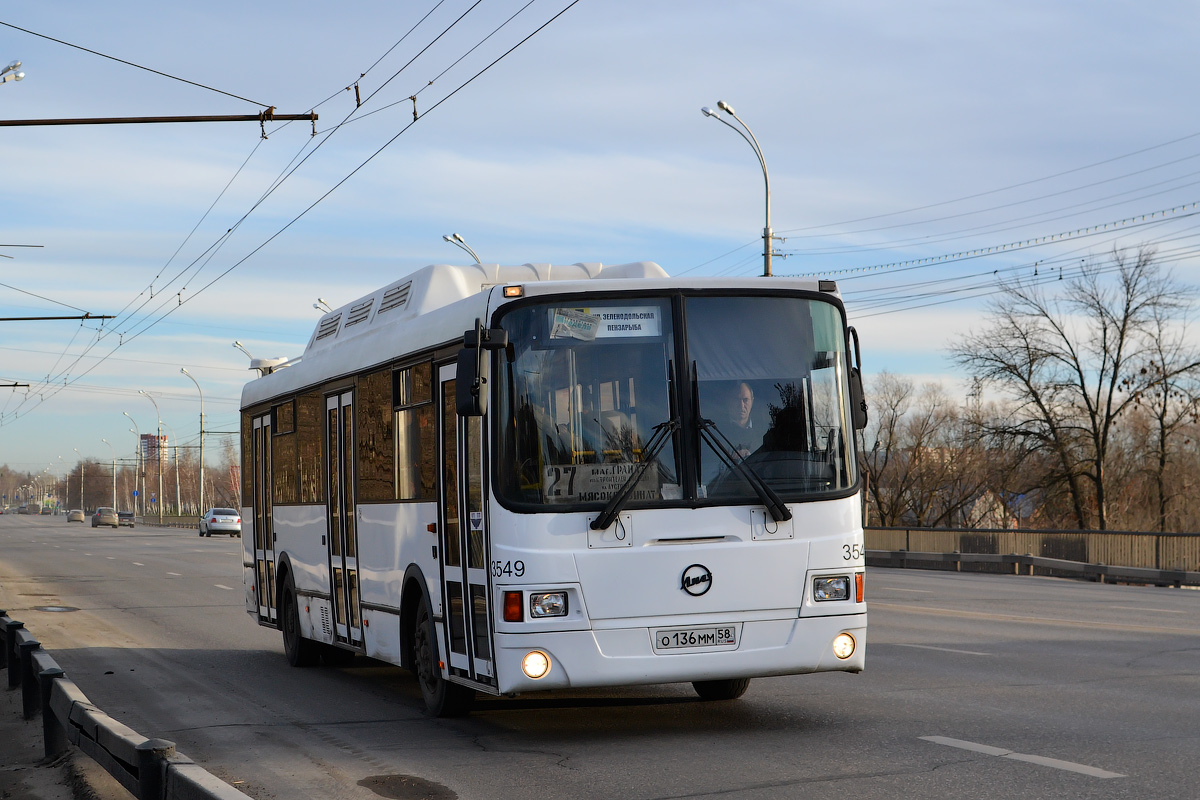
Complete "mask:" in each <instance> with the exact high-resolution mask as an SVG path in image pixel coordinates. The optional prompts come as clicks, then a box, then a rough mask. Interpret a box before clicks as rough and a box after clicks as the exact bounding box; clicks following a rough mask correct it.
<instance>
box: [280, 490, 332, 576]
mask: <svg viewBox="0 0 1200 800" xmlns="http://www.w3.org/2000/svg"><path fill="white" fill-rule="evenodd" d="M271 515H272V518H273V522H274V523H275V563H276V564H278V563H279V562H280V560H281V558H280V557H281V556H282V555H283V554H284V553H286V554H287V556H288V560H289V562H290V563H291V565H292V580H293V581H295V584H296V591H297V592H300V593H303V592H315V593H317V594H322V595H328V594H329V548H328V545H326V544H325V536H326V534H327V533H328V527H327V523H326V521H325V506H323V505H320V506H319V505H307V506H281V505H277V506H275V507H274V508H272V509H271Z"/></svg>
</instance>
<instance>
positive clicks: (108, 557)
mask: <svg viewBox="0 0 1200 800" xmlns="http://www.w3.org/2000/svg"><path fill="white" fill-rule="evenodd" d="M105 558H107V559H108V560H109V561H116V560H117V559H116V558H114V557H113V556H105Z"/></svg>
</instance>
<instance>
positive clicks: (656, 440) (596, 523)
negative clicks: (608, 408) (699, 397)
mask: <svg viewBox="0 0 1200 800" xmlns="http://www.w3.org/2000/svg"><path fill="white" fill-rule="evenodd" d="M678 428H679V417H675V418H674V419H670V420H667V421H666V422H660V423H659V424H657V425H655V426H654V435H653V436H651V437H650V441H648V442H646V446H645V447H644V448H642V461H641V463H639V464H638V465H637V468H636V469H634V471H633V472H632V473H630V475H629V477H628V478H626V479H625V482H624V483H623V484H621V488H620V489H618V490H617V491H616V493H615V494H614V495H613V496H612V497H610V498H609V499H608V505H606V506H605V507H604V510H603V511H601V512H600V516H598V517H596V518H595V519H594V520H592V522H591V526H590V527H591V529H592V530H594V531H602V530H604V529H605V528H607V527H608V526H609V525H612V524H613V520H615V519H616V518H617V515H618V514H620V513H621V509H622V508H624V507H625V503H626V502H628V500H629V497H630V495H632V494H633V490H634V487H636V486H637V484H638V481H640V480H641V479H642V476H643V475H645V474H646V470H647V469H649V468H650V465H651V464H653V463H654V462H655V461H656V460H657V459H658V451H659V450H662V449H663V447H664V446H665V445H666V444H667V442H669V441H670V440H671V436H672V435H673V434H674V433H675V431H676V430H678Z"/></svg>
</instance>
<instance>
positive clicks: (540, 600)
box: [529, 592, 567, 619]
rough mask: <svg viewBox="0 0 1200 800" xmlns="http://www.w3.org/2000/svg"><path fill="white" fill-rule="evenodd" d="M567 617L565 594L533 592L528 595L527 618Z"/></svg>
mask: <svg viewBox="0 0 1200 800" xmlns="http://www.w3.org/2000/svg"><path fill="white" fill-rule="evenodd" d="M566 615H567V593H566V592H534V593H533V594H530V595H529V616H530V617H532V618H534V619H537V618H539V617H565V616H566Z"/></svg>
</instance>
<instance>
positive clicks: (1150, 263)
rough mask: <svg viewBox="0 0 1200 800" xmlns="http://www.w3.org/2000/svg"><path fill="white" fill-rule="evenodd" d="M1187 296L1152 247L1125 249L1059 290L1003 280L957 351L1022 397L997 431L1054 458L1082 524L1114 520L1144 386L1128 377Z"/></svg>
mask: <svg viewBox="0 0 1200 800" xmlns="http://www.w3.org/2000/svg"><path fill="white" fill-rule="evenodd" d="M1186 297H1187V293H1186V292H1185V291H1184V289H1183V288H1182V287H1181V286H1180V285H1178V284H1177V283H1175V281H1174V280H1173V278H1172V277H1171V276H1170V275H1169V274H1167V273H1164V272H1163V271H1162V270H1161V269H1160V268H1159V266H1158V265H1157V263H1156V262H1155V261H1154V257H1153V251H1152V250H1149V249H1145V248H1144V249H1142V250H1140V251H1139V252H1138V254H1137V257H1136V258H1133V259H1130V258H1129V257H1127V255H1126V254H1125V253H1124V252H1121V251H1117V252H1114V253H1113V254H1112V256H1111V259H1110V260H1109V262H1108V263H1105V264H1092V265H1088V266H1086V267H1084V269H1083V270H1082V271H1081V274H1080V275H1079V276H1078V277H1076V278H1074V279H1072V280H1070V281H1067V282H1065V284H1064V285H1063V291H1062V292H1061V293H1060V294H1058V295H1057V296H1051V295H1050V293H1049V292H1047V291H1046V290H1045V288H1044V286H1042V285H1039V284H1036V283H1035V284H1029V283H1022V282H1015V283H1009V284H1005V285H1003V287H1002V290H1001V295H1000V297H999V299H998V300H996V301H995V303H994V304H993V308H992V311H991V319H990V321H989V323H988V324H987V326H986V327H985V328H984V329H983V330H982V331H980V332H978V333H974V334H971V335H968V336H966V337H964V338H963V339H961V340H960V341H959V342H958V343H957V344H956V345H955V346H954V347H953V349H952V351H951V352H952V356H953V358H954V360H955V361H956V362H957V363H958V364H959V365H960V366H962V367H963V368H965V369H966V370H967V371H968V372H969V373H970V374H972V375H974V376H976V377H978V378H981V379H983V380H985V381H987V382H989V383H990V384H991V385H994V386H998V387H999V388H1000V389H1001V391H1003V392H1004V393H1005V395H1006V396H1007V397H1008V398H1009V399H1010V400H1011V401H1012V407H1011V409H1010V413H1009V416H1008V417H1007V418H1006V419H1001V420H994V421H993V423H992V429H991V430H990V431H989V433H991V434H993V435H998V436H1002V437H1007V438H1010V439H1012V440H1015V441H1020V442H1024V443H1025V445H1026V447H1027V448H1028V449H1029V450H1030V451H1036V452H1040V453H1044V454H1045V455H1047V456H1049V463H1050V464H1052V465H1053V467H1052V469H1050V470H1049V471H1048V473H1047V476H1046V478H1047V481H1048V482H1050V483H1055V482H1060V483H1061V484H1063V485H1065V486H1066V488H1067V494H1068V496H1069V499H1070V504H1071V510H1072V514H1073V516H1074V519H1075V523H1076V525H1078V527H1080V528H1090V527H1092V526H1093V524H1094V526H1095V527H1096V528H1098V529H1100V530H1105V529H1107V527H1108V523H1109V513H1108V503H1109V494H1110V487H1109V478H1108V468H1109V457H1110V449H1111V448H1112V446H1113V441H1114V429H1115V426H1116V424H1117V420H1118V418H1119V417H1120V416H1121V415H1122V414H1123V413H1125V412H1126V411H1127V410H1129V409H1130V408H1131V407H1132V406H1133V405H1135V404H1136V403H1137V402H1138V399H1137V398H1138V394H1139V393H1138V392H1137V391H1127V390H1128V389H1129V388H1130V387H1129V385H1128V384H1127V383H1126V382H1127V380H1128V379H1129V378H1130V377H1131V376H1132V374H1133V372H1134V371H1135V370H1137V369H1140V367H1141V366H1142V365H1145V364H1147V363H1150V362H1152V361H1155V359H1156V356H1157V354H1156V349H1155V348H1156V345H1155V341H1156V335H1157V334H1159V333H1161V329H1160V328H1159V327H1158V322H1164V323H1165V322H1167V321H1170V320H1173V319H1175V318H1176V317H1177V315H1178V313H1179V311H1180V310H1181V308H1182V307H1183V305H1184V301H1185V299H1186ZM1156 321H1158V322H1156ZM1161 366H1162V370H1161V371H1160V373H1158V374H1157V376H1156V377H1155V378H1154V379H1153V381H1151V385H1154V386H1161V385H1166V384H1168V383H1170V382H1177V381H1180V380H1183V379H1184V378H1185V377H1186V376H1188V375H1192V374H1195V372H1196V370H1197V368H1198V365H1197V364H1196V363H1195V361H1194V360H1189V359H1186V358H1183V359H1178V360H1176V361H1175V362H1173V363H1171V364H1169V365H1168V364H1162V365H1161ZM1143 391H1144V389H1143ZM1048 488H1049V487H1048Z"/></svg>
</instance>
